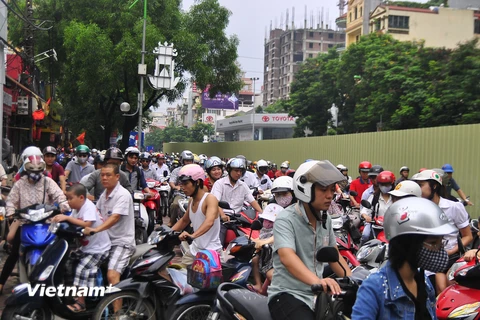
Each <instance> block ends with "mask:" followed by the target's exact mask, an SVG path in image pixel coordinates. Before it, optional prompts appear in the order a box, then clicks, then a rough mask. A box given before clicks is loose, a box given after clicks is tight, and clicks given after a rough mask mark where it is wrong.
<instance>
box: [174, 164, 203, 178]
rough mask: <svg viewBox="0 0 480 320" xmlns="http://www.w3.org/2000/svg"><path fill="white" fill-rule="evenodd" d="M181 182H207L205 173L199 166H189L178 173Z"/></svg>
mask: <svg viewBox="0 0 480 320" xmlns="http://www.w3.org/2000/svg"><path fill="white" fill-rule="evenodd" d="M178 176H179V179H180V181H188V180H193V181H197V180H202V181H205V171H203V169H202V167H200V166H199V165H198V164H187V165H185V166H183V167H182V169H180V172H179V173H178Z"/></svg>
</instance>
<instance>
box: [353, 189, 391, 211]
mask: <svg viewBox="0 0 480 320" xmlns="http://www.w3.org/2000/svg"><path fill="white" fill-rule="evenodd" d="M373 197H374V194H372V195H370V197H368V199H367V201H368V202H370V203H372V202H373ZM391 205H392V197H391V196H390V195H389V196H388V200H387V201H385V199H383V197H382V195H380V196H379V197H378V210H377V217H383V216H384V215H385V212H387V209H388V208H390V206H391ZM372 211H373V208H372V209H367V208H365V207H363V208H362V209H361V210H360V215H362V214H368V215H369V216H370V217H371V216H372Z"/></svg>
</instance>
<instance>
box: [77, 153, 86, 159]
mask: <svg viewBox="0 0 480 320" xmlns="http://www.w3.org/2000/svg"><path fill="white" fill-rule="evenodd" d="M77 156H78V157H80V158H87V157H88V154H85V153H81V154H79V155H77Z"/></svg>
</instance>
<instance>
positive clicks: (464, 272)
mask: <svg viewBox="0 0 480 320" xmlns="http://www.w3.org/2000/svg"><path fill="white" fill-rule="evenodd" d="M473 267H475V265H473V266H470V267H466V268H464V269H462V270H460V271H458V273H457V274H455V276H461V277H465V276H466V275H467V272H468V271H470V269H472V268H473Z"/></svg>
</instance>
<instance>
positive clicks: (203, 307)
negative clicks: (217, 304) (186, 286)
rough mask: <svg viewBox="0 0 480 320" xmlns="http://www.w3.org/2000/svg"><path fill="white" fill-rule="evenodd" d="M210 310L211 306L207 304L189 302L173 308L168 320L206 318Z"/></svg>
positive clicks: (203, 319) (204, 319)
mask: <svg viewBox="0 0 480 320" xmlns="http://www.w3.org/2000/svg"><path fill="white" fill-rule="evenodd" d="M210 311H212V306H211V305H209V304H205V303H203V304H195V303H189V304H185V305H181V306H179V307H177V308H175V310H174V311H173V313H172V315H171V316H170V320H207V319H208V315H209V314H210Z"/></svg>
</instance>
